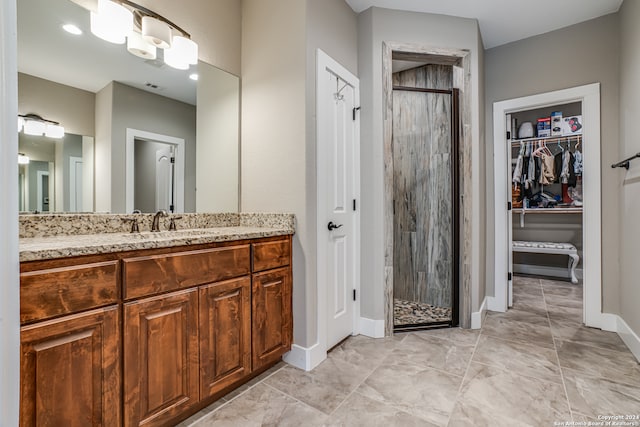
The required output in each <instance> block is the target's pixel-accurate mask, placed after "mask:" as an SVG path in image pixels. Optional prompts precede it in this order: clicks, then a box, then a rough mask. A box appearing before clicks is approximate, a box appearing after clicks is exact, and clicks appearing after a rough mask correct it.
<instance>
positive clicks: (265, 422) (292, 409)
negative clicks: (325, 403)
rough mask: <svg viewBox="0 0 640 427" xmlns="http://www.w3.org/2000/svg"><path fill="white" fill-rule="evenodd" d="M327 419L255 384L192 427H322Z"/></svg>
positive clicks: (294, 401)
mask: <svg viewBox="0 0 640 427" xmlns="http://www.w3.org/2000/svg"><path fill="white" fill-rule="evenodd" d="M326 422H327V416H326V415H325V414H323V413H322V412H320V411H317V410H315V409H313V408H310V407H309V406H307V405H304V404H302V403H300V402H298V401H296V400H295V399H293V398H291V397H289V396H286V395H284V394H283V393H281V392H279V391H277V390H274V389H273V388H271V387H269V386H267V385H264V384H258V385H256V386H255V387H252V388H251V389H250V390H248V391H247V392H246V393H243V394H242V395H241V396H238V398H236V399H235V400H233V401H232V402H229V403H227V404H226V405H225V406H223V407H221V408H219V409H218V410H216V411H214V412H212V413H211V414H209V415H207V416H205V417H204V418H202V419H201V420H199V421H197V422H196V423H195V424H192V427H226V426H229V427H244V426H247V427H253V426H256V427H259V426H281V427H285V426H291V427H298V426H302V425H304V426H310V427H311V426H322V425H325V424H326Z"/></svg>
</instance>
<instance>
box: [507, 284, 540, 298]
mask: <svg viewBox="0 0 640 427" xmlns="http://www.w3.org/2000/svg"><path fill="white" fill-rule="evenodd" d="M513 294H514V295H523V296H525V295H530V296H532V297H535V298H540V299H542V286H540V285H537V286H533V285H521V284H518V283H514V284H513Z"/></svg>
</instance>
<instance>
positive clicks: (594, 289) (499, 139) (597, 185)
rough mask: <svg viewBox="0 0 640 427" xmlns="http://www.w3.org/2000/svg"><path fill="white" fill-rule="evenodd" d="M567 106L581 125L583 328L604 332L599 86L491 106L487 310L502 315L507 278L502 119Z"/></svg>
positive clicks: (506, 185) (506, 184) (506, 188)
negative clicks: (576, 109)
mask: <svg viewBox="0 0 640 427" xmlns="http://www.w3.org/2000/svg"><path fill="white" fill-rule="evenodd" d="M570 102H582V117H583V121H584V127H583V136H584V139H585V144H584V145H583V153H584V168H585V170H586V171H588V174H587V175H585V176H584V178H583V195H584V205H583V215H582V221H583V223H582V230H583V231H582V241H583V247H584V249H583V253H584V256H583V258H584V259H585V260H586V261H585V263H584V265H583V274H584V277H583V287H584V323H585V325H587V326H591V327H595V328H601V329H602V328H604V329H610V328H609V327H608V323H609V322H608V321H607V319H608V315H607V314H606V313H603V312H602V235H601V231H602V216H601V204H602V199H601V180H600V175H601V165H600V160H601V156H600V143H601V142H600V83H593V84H589V85H585V86H578V87H574V88H570V89H564V90H558V91H554V92H547V93H543V94H538V95H532V96H525V97H522V98H516V99H510V100H506V101H500V102H496V103H494V104H493V129H494V136H493V143H494V171H495V180H494V181H495V183H494V185H495V188H494V194H495V236H496V237H495V239H496V240H495V294H494V296H493V297H488V298H487V308H488V309H489V310H492V311H502V312H504V311H506V310H507V292H508V289H507V273H508V256H509V246H508V245H510V243H511V242H508V233H507V231H508V230H507V229H506V227H505V224H510V221H509V217H508V215H511V213H510V212H509V211H507V209H506V207H507V202H508V201H510V194H509V182H508V180H507V177H508V171H507V167H508V165H507V144H506V136H505V132H503V131H502V130H504V129H506V115H507V114H509V113H513V112H516V111H522V110H529V109H535V108H542V107H547V106H552V105H558V104H567V103H570Z"/></svg>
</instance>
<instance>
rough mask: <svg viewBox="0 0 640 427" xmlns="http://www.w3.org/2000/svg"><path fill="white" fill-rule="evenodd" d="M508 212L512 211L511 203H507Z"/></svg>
mask: <svg viewBox="0 0 640 427" xmlns="http://www.w3.org/2000/svg"><path fill="white" fill-rule="evenodd" d="M507 210H508V211H510V210H511V202H507Z"/></svg>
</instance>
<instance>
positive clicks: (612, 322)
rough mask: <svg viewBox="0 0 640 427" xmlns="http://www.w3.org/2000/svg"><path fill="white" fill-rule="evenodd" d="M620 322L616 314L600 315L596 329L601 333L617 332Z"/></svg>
mask: <svg viewBox="0 0 640 427" xmlns="http://www.w3.org/2000/svg"><path fill="white" fill-rule="evenodd" d="M620 320H622V319H621V318H620V316H618V315H617V314H610V313H602V314H600V320H599V322H598V325H596V327H598V328H600V329H602V330H603V331H609V332H618V331H619V328H618V325H619V323H620V322H619V321H620ZM587 326H589V325H587Z"/></svg>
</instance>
